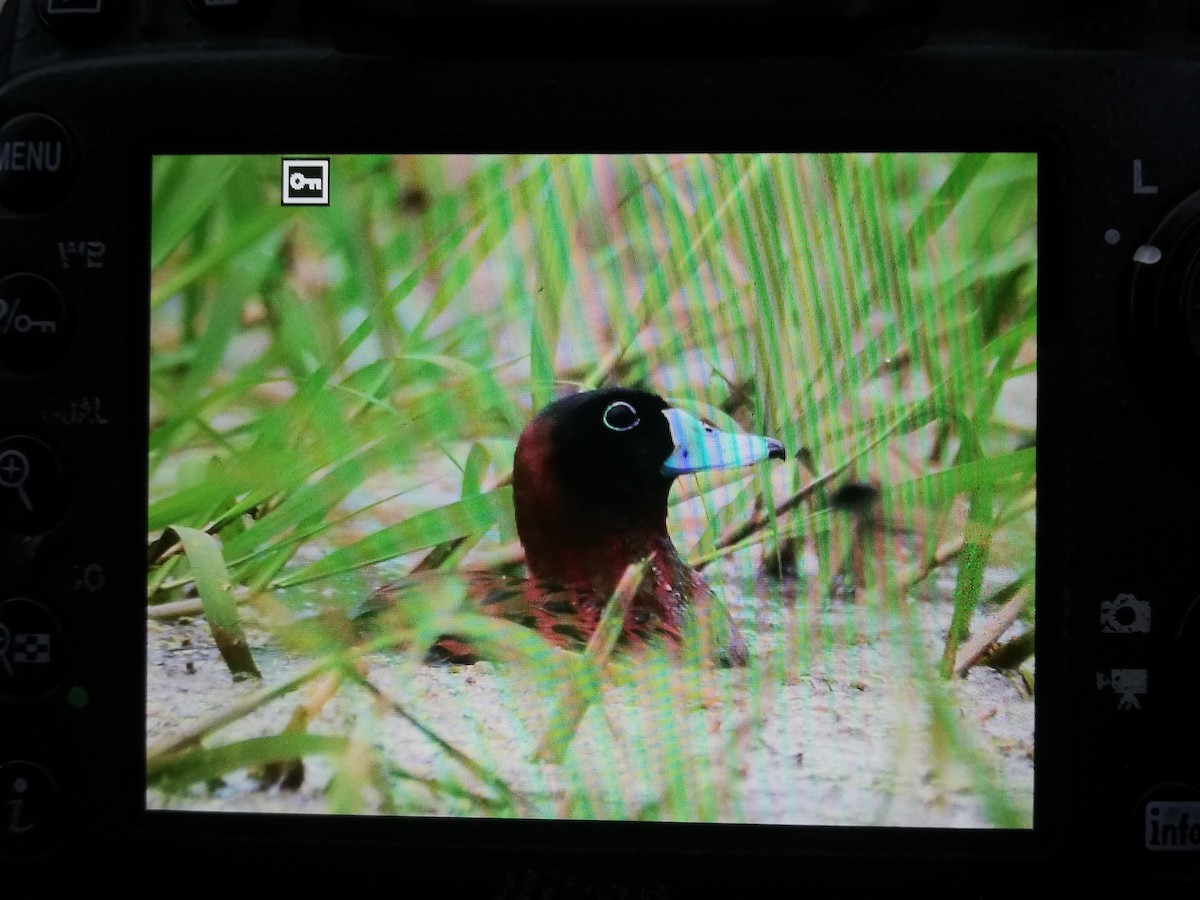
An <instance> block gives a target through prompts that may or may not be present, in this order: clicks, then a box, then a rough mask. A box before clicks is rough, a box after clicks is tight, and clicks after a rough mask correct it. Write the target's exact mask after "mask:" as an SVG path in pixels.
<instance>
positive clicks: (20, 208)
mask: <svg viewBox="0 0 1200 900" xmlns="http://www.w3.org/2000/svg"><path fill="white" fill-rule="evenodd" d="M74 169H75V159H74V155H73V154H72V152H71V140H70V138H69V137H68V136H67V130H66V129H65V128H63V127H62V126H61V125H60V124H58V122H57V121H55V120H54V119H52V118H50V117H49V116H44V115H42V114H41V113H26V114H25V115H23V116H17V117H16V118H15V119H9V120H8V121H7V122H5V123H4V125H3V126H0V204H2V205H4V206H7V207H8V208H9V209H12V210H16V211H17V212H26V213H28V212H40V211H41V210H43V209H49V208H50V207H51V206H53V205H54V204H55V203H57V202H58V201H59V200H61V199H62V197H63V196H64V195H65V194H66V192H67V188H68V187H70V185H71V176H72V174H73V173H74Z"/></svg>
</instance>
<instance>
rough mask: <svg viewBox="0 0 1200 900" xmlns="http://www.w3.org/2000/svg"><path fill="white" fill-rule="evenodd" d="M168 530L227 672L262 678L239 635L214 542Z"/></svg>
mask: <svg viewBox="0 0 1200 900" xmlns="http://www.w3.org/2000/svg"><path fill="white" fill-rule="evenodd" d="M170 530H171V531H174V532H175V534H176V535H177V536H178V537H179V541H180V543H181V544H183V549H184V552H185V553H187V558H188V562H189V563H190V564H191V567H192V574H193V575H194V577H195V579H196V589H197V590H198V591H199V592H200V601H201V602H202V603H203V604H204V616H205V619H206V620H207V621H208V627H209V628H210V629H211V630H212V635H213V639H214V640H215V641H216V643H217V648H218V649H219V650H220V651H221V658H222V659H224V660H225V665H227V666H229V671H230V672H232V673H233V674H234V676H235V677H237V676H243V675H253V676H254V677H255V678H261V677H262V675H261V674H259V671H258V667H257V666H256V665H255V664H254V657H253V656H252V655H251V654H250V646H249V645H248V644H247V643H246V635H245V633H244V632H243V631H242V623H241V621H240V620H239V618H238V611H237V601H235V600H234V598H233V593H232V591H231V590H230V581H229V572H228V570H227V569H226V568H225V560H224V559H223V558H222V556H221V548H220V546H219V545H218V544H217V541H216V539H215V538H214V537H213V536H212V535H210V534H207V533H205V532H203V531H197V530H196V529H195V528H188V527H186V526H184V525H174V526H172V527H171V529H170Z"/></svg>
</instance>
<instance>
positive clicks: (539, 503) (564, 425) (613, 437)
mask: <svg viewBox="0 0 1200 900" xmlns="http://www.w3.org/2000/svg"><path fill="white" fill-rule="evenodd" d="M785 458H786V454H785V452H784V449H783V445H782V444H780V443H779V442H778V441H776V440H773V439H771V438H765V437H758V436H755V435H749V434H733V433H728V432H722V431H718V430H717V429H716V428H714V427H713V426H712V425H709V424H708V423H706V422H703V421H701V420H700V419H697V418H696V417H695V416H692V415H690V414H689V413H686V412H684V411H682V410H679V409H675V408H673V407H671V406H669V405H668V404H667V402H666V401H665V400H663V399H662V398H661V397H658V396H656V395H655V394H651V393H647V392H645V391H637V390H631V389H627V388H607V389H602V390H596V391H586V392H583V393H579V394H573V395H571V396H568V397H564V398H562V399H561V400H556V401H554V402H553V403H551V404H550V405H548V406H547V407H545V408H544V409H543V410H542V411H541V412H539V413H538V414H537V415H536V416H535V417H534V418H533V420H532V421H531V422H530V423H529V424H528V425H527V426H526V428H525V430H524V431H523V432H522V433H521V437H520V439H519V440H518V441H517V450H516V455H515V457H514V460H513V503H514V507H515V510H516V520H517V534H518V536H519V537H520V539H521V544H522V545H523V547H524V548H525V555H526V564H527V566H528V568H529V571H530V574H531V575H532V576H533V577H534V578H537V579H540V580H543V581H548V582H553V583H556V584H559V585H562V586H564V587H570V588H575V589H579V590H585V591H588V592H590V593H595V594H599V595H601V596H604V597H607V596H608V595H609V594H610V593H611V592H612V590H613V589H614V588H615V587H616V584H617V581H618V580H619V579H620V576H621V574H622V573H623V572H624V570H625V568H626V566H628V565H629V564H630V563H634V562H637V561H639V560H641V559H643V558H645V557H647V556H650V557H652V559H654V558H656V557H657V558H659V562H660V563H661V564H662V565H661V566H660V567H659V568H660V569H661V570H663V571H666V572H669V570H671V569H674V568H677V567H680V566H683V564H682V563H681V562H679V560H678V557H677V555H676V553H675V548H674V547H673V545H672V544H671V541H670V537H669V536H668V534H667V497H668V494H669V493H670V490H671V484H672V483H673V482H674V481H675V479H676V478H677V477H678V476H680V475H684V474H687V473H690V472H700V471H704V470H706V469H727V468H733V467H740V466H748V465H751V464H753V463H756V462H760V461H762V460H766V459H785ZM667 577H670V576H669V574H668V576H667Z"/></svg>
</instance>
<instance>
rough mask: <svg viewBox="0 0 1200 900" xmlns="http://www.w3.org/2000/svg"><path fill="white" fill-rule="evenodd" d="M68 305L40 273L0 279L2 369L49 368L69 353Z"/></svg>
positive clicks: (0, 363)
mask: <svg viewBox="0 0 1200 900" xmlns="http://www.w3.org/2000/svg"><path fill="white" fill-rule="evenodd" d="M68 325H69V323H68V321H67V304H66V302H65V301H64V299H63V295H62V293H61V292H60V291H59V289H58V288H56V287H55V286H54V285H53V284H51V283H50V282H49V281H47V280H46V279H45V278H42V277H41V276H40V275H33V274H31V273H29V272H19V273H17V274H15V275H9V276H7V277H5V278H0V370H5V371H8V372H14V373H17V374H22V375H24V374H29V373H32V372H40V371H45V370H46V369H48V368H50V367H51V366H52V365H54V363H56V362H57V361H58V360H59V359H61V358H62V356H63V355H64V354H65V352H66V349H67V340H68V330H69V328H68Z"/></svg>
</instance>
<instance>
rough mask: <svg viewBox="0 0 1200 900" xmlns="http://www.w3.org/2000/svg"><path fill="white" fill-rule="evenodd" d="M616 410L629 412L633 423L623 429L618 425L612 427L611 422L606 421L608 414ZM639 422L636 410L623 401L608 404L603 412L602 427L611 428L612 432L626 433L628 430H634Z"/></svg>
mask: <svg viewBox="0 0 1200 900" xmlns="http://www.w3.org/2000/svg"><path fill="white" fill-rule="evenodd" d="M617 408H621V409H627V410H629V412H630V413H631V414H632V415H633V421H632V422H630V423H629V424H628V425H626V426H624V427H621V426H620V425H614V424H613V423H612V422H610V421H608V416H609V414H610V413H611V412H612V411H613V410H614V409H617ZM641 421H642V420H641V419H639V418H638V414H637V410H636V409H634V408H633V407H632V406H631V405H630V404H628V403H626V402H625V401H624V400H618V401H617V402H616V403H610V404H609V405H608V408H607V409H606V410H604V425H605V427H607V428H611V429H612V430H613V431H628V430H629V429H630V428H636V427H637V426H638V423H639V422H641Z"/></svg>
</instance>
